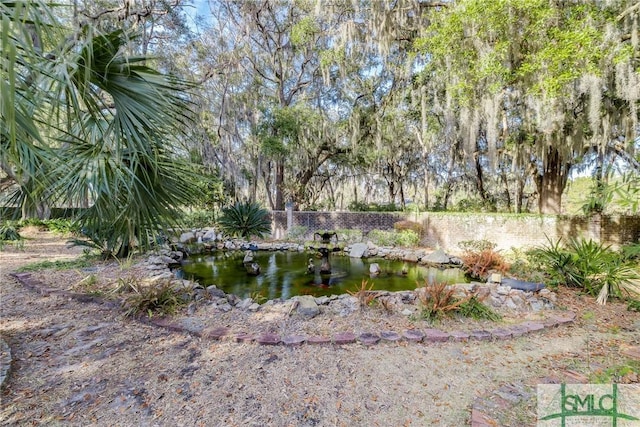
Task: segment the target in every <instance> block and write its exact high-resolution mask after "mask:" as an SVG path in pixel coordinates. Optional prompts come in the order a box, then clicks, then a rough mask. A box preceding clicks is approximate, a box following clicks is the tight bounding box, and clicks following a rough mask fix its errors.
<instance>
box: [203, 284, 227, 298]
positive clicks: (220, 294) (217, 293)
mask: <svg viewBox="0 0 640 427" xmlns="http://www.w3.org/2000/svg"><path fill="white" fill-rule="evenodd" d="M207 292H209V294H210V295H211V296H212V297H216V298H225V297H226V296H227V294H225V293H224V291H223V290H222V289H218V288H216V286H215V285H211V286H207Z"/></svg>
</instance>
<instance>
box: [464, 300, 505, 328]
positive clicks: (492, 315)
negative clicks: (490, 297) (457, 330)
mask: <svg viewBox="0 0 640 427" xmlns="http://www.w3.org/2000/svg"><path fill="white" fill-rule="evenodd" d="M457 312H458V314H459V315H461V316H463V317H470V318H472V319H476V320H481V319H484V320H491V321H493V322H498V321H500V320H502V316H501V315H500V314H498V313H496V312H495V311H494V310H492V309H491V307H489V306H487V305H485V304H483V303H482V302H481V301H480V300H479V299H478V297H477V296H475V295H474V296H472V297H471V298H470V299H469V300H468V301H465V302H463V303H462V304H460V306H459V307H458V309H457Z"/></svg>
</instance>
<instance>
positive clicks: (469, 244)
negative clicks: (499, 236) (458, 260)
mask: <svg viewBox="0 0 640 427" xmlns="http://www.w3.org/2000/svg"><path fill="white" fill-rule="evenodd" d="M459 246H460V248H462V249H463V250H464V251H465V252H464V254H463V255H462V263H463V268H464V270H465V271H466V273H467V274H468V275H469V276H471V277H472V278H476V279H482V280H484V279H486V278H487V277H488V275H489V273H490V272H491V271H499V272H501V273H505V272H506V271H507V270H508V269H509V265H508V264H507V262H506V261H505V260H504V258H503V257H502V255H501V254H500V253H499V252H498V251H496V250H495V247H496V245H495V243H492V242H489V241H487V240H468V241H465V242H460V243H459Z"/></svg>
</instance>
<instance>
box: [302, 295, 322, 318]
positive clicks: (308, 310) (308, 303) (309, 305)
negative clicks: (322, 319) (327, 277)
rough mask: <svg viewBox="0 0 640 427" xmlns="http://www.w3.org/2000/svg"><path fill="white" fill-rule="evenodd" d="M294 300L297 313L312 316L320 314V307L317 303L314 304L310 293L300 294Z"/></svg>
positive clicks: (314, 301)
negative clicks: (296, 305)
mask: <svg viewBox="0 0 640 427" xmlns="http://www.w3.org/2000/svg"><path fill="white" fill-rule="evenodd" d="M296 301H298V308H297V310H296V311H297V312H298V314H299V315H301V316H304V317H308V318H313V317H316V316H317V315H318V314H320V308H319V307H318V304H316V300H315V298H314V297H312V296H311V295H301V296H298V297H296Z"/></svg>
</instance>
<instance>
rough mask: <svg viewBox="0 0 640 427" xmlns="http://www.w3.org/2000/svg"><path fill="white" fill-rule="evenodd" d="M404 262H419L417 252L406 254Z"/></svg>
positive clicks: (403, 258)
mask: <svg viewBox="0 0 640 427" xmlns="http://www.w3.org/2000/svg"><path fill="white" fill-rule="evenodd" d="M402 260H403V261H407V262H418V254H416V253H415V252H408V253H405V254H404V256H403V257H402Z"/></svg>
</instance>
